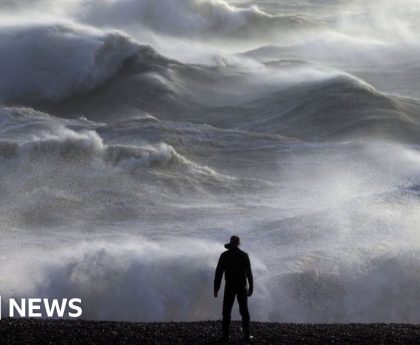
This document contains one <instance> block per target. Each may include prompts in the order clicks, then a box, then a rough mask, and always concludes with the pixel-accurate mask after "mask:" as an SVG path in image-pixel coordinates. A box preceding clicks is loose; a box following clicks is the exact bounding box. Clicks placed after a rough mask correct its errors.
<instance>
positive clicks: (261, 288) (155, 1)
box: [0, 0, 420, 323]
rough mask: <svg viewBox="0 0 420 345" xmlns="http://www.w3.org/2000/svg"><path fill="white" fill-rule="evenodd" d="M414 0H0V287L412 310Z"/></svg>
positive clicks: (173, 303)
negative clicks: (245, 279) (233, 292)
mask: <svg viewBox="0 0 420 345" xmlns="http://www.w3.org/2000/svg"><path fill="white" fill-rule="evenodd" d="M419 17H420V7H419V5H418V3H417V1H414V0H413V1H410V0H404V1H401V2H400V1H399V2H398V6H397V4H396V2H394V1H390V0H389V1H386V0H378V1H370V2H369V4H366V3H365V2H361V1H346V2H344V1H332V0H331V1H328V0H326V1H294V2H293V3H292V2H290V1H239V0H238V1H230V2H228V1H223V0H121V1H113V0H107V1H96V0H87V1H86V0H85V1H59V2H57V1H50V0H39V1H25V0H22V1H3V2H2V3H1V4H0V76H1V77H0V169H1V174H0V192H1V195H2V197H1V198H0V217H1V222H0V232H1V238H2V241H1V242H0V260H1V265H0V274H1V276H2V277H3V279H2V280H1V282H0V294H1V295H2V296H4V297H5V298H6V297H7V296H10V297H21V296H22V297H50V298H60V297H67V298H71V297H80V298H82V300H83V308H84V314H83V317H85V318H87V319H100V320H131V321H168V320H183V321H185V320H207V319H218V318H220V316H221V315H220V313H221V299H217V300H215V299H214V297H213V296H212V287H213V286H212V284H213V274H214V268H215V265H216V263H217V259H218V256H219V255H220V253H221V251H222V250H223V244H224V243H225V242H226V241H227V240H228V238H229V236H230V235H231V234H233V233H235V234H238V235H239V236H240V237H241V239H242V243H243V249H244V250H245V251H247V252H248V253H249V254H250V257H251V260H252V264H253V268H254V276H255V293H254V295H253V296H252V298H251V299H250V300H249V303H250V310H251V317H252V319H253V320H259V321H281V322H410V323H418V322H420V292H419V290H418V286H419V285H420V262H419V260H418V257H419V254H420V233H419V226H420V213H419V212H418V211H417V210H418V209H419V206H420V188H419V186H420V174H419V171H420V146H419V144H420V140H419V138H420V117H419V111H420V93H419V89H420V82H419V80H420V64H419V56H420V44H419V43H418V37H417V36H418V32H419V24H418V23H419Z"/></svg>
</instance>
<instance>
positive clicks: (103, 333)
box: [0, 319, 420, 345]
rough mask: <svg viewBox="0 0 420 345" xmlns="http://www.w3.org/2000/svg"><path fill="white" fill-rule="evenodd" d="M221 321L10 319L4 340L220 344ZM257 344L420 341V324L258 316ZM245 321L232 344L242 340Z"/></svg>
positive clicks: (2, 327)
mask: <svg viewBox="0 0 420 345" xmlns="http://www.w3.org/2000/svg"><path fill="white" fill-rule="evenodd" d="M220 327H221V323H220V322H219V321H206V322H188V323H183V322H180V323H178V322H168V323H129V322H93V321H68V320H55V321H51V320H48V321H47V320H27V319H19V320H17V319H14V320H11V319H5V320H2V321H0V344H77V345H80V344H101V345H106V344H113V345H115V344H156V345H157V344H159V345H160V344H162V345H165V344H195V345H199V344H217V343H220V342H219V334H220V333H219V332H220ZM252 334H253V335H254V336H255V339H254V340H253V341H252V343H254V344H302V345H303V344H305V345H311V344H319V345H321V344H322V345H327V344H340V345H343V344H357V345H365V344H366V345H373V344H420V326H417V325H403V324H348V325H341V324H328V325H326V324H323V325H308V324H280V323H265V322H253V323H252ZM242 343H244V342H243V341H242V333H241V330H240V323H239V322H233V324H232V339H231V341H230V344H242Z"/></svg>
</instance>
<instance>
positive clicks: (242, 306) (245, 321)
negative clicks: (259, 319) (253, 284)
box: [237, 288, 250, 339]
mask: <svg viewBox="0 0 420 345" xmlns="http://www.w3.org/2000/svg"><path fill="white" fill-rule="evenodd" d="M237 298H238V303H239V313H240V314H241V316H242V329H243V331H244V336H245V339H249V319H250V317H249V311H248V292H247V290H246V289H245V288H243V289H240V290H239V291H238V297H237Z"/></svg>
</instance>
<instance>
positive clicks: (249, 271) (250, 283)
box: [246, 255, 254, 296]
mask: <svg viewBox="0 0 420 345" xmlns="http://www.w3.org/2000/svg"><path fill="white" fill-rule="evenodd" d="M246 266H247V268H246V277H247V278H248V296H251V295H252V293H253V292H254V277H253V275H252V269H251V261H250V260H249V256H248V255H247V256H246Z"/></svg>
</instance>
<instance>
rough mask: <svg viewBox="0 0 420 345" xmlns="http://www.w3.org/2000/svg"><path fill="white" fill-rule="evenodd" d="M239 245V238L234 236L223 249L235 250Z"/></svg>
mask: <svg viewBox="0 0 420 345" xmlns="http://www.w3.org/2000/svg"><path fill="white" fill-rule="evenodd" d="M240 243H241V240H240V238H239V236H235V235H234V236H232V237H231V238H230V242H229V243H226V244H225V248H226V249H232V248H237V247H238V246H239V244H240Z"/></svg>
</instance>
